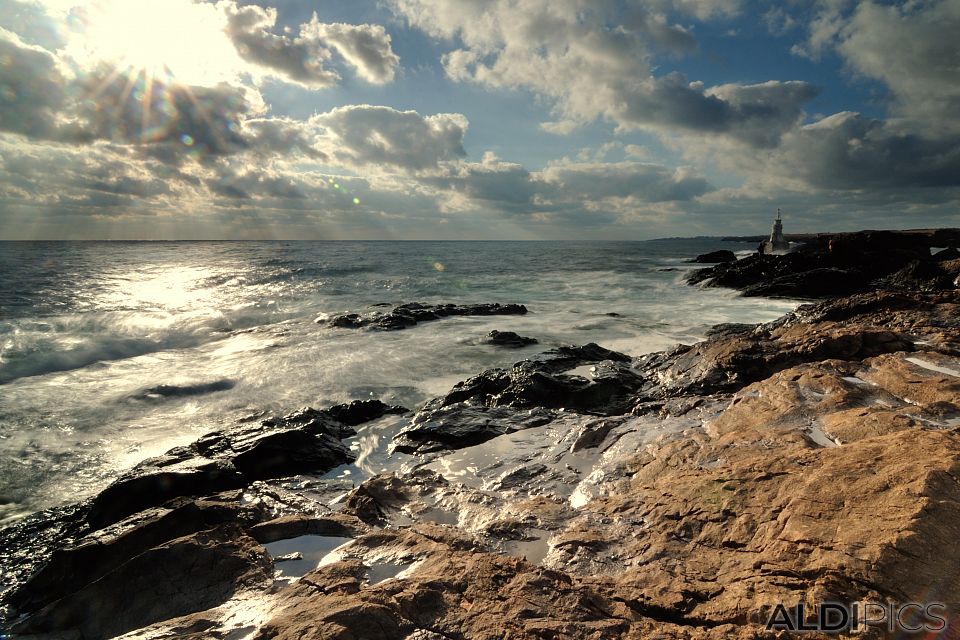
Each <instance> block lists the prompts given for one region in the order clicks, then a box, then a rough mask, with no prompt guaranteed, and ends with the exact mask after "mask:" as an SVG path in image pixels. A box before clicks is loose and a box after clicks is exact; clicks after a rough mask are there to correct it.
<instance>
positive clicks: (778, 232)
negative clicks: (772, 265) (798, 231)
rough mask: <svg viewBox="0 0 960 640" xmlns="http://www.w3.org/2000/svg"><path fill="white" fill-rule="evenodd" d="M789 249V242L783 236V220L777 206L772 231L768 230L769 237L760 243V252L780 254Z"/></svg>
mask: <svg viewBox="0 0 960 640" xmlns="http://www.w3.org/2000/svg"><path fill="white" fill-rule="evenodd" d="M789 250H790V243H789V242H787V239H786V238H784V237H783V220H782V219H781V215H780V208H779V207H777V219H776V220H774V221H773V231H771V232H770V239H769V240H767V241H766V242H764V243H763V244H762V245H761V253H764V254H767V255H770V254H780V253H786V252H787V251H789Z"/></svg>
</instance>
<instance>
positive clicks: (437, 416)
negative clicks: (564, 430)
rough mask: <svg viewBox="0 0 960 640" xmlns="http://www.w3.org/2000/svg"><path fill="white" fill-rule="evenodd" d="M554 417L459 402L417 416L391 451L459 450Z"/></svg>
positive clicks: (539, 413)
mask: <svg viewBox="0 0 960 640" xmlns="http://www.w3.org/2000/svg"><path fill="white" fill-rule="evenodd" d="M554 417H555V416H554V414H553V412H550V411H546V410H542V409H528V410H516V409H513V408H510V407H485V406H480V407H478V406H472V405H469V404H467V403H465V402H459V403H456V404H453V405H448V406H445V407H440V408H438V409H436V410H433V411H421V412H420V413H418V414H417V415H416V417H414V419H413V422H412V423H411V424H410V426H408V427H406V428H405V429H403V430H402V431H401V432H400V433H398V434H397V435H396V437H395V438H394V440H393V449H394V450H395V451H399V452H401V453H430V452H433V451H440V450H444V449H462V448H463V447H472V446H473V445H477V444H480V443H482V442H486V441H487V440H491V439H492V438H496V437H497V436H501V435H503V434H505V433H513V432H514V431H520V430H522V429H531V428H533V427H539V426H542V425H544V424H546V423H548V422H550V421H551V420H553V419H554Z"/></svg>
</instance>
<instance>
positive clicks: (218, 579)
mask: <svg viewBox="0 0 960 640" xmlns="http://www.w3.org/2000/svg"><path fill="white" fill-rule="evenodd" d="M272 581H273V563H272V561H271V560H270V557H269V555H268V554H267V552H266V550H265V549H264V548H263V547H261V546H260V545H259V544H257V542H256V541H255V540H253V538H250V537H249V536H247V535H246V534H244V533H243V531H242V530H241V529H239V528H238V527H236V526H221V527H217V528H214V529H210V530H207V531H201V532H199V533H195V534H192V535H189V536H185V537H182V538H178V539H175V540H171V541H170V542H166V543H164V544H161V545H159V546H156V547H153V548H151V549H148V550H147V551H144V552H143V553H140V554H139V555H136V556H134V557H133V558H131V559H130V560H128V561H127V562H125V563H123V564H121V565H119V566H117V567H115V568H113V569H111V570H110V571H107V572H105V574H104V575H103V576H102V577H100V578H99V579H98V580H96V581H95V582H92V583H89V584H87V585H86V586H84V587H82V588H81V589H80V590H78V591H75V592H72V593H70V594H68V595H65V596H63V597H62V598H60V599H58V600H56V601H54V602H51V603H50V604H49V605H47V606H46V607H44V608H42V609H40V610H39V611H37V612H35V613H33V614H32V615H30V616H29V617H27V618H26V619H25V620H23V621H21V622H18V623H17V624H16V625H14V627H13V632H14V633H15V634H37V633H52V632H63V631H71V630H76V631H77V632H79V633H80V634H81V635H82V637H83V638H89V639H95V638H110V637H113V636H115V635H119V634H121V633H125V632H127V631H130V630H132V629H137V628H140V627H144V626H146V625H149V624H151V623H153V622H157V621H160V620H166V619H168V618H172V617H175V616H181V615H184V614H187V613H191V612H194V611H202V610H203V609H207V608H209V607H212V606H216V605H218V604H220V603H221V602H223V601H225V600H226V599H227V598H229V597H230V596H231V595H232V594H234V593H235V592H237V591H239V590H243V589H252V588H259V589H265V588H266V587H268V586H269V585H270V584H271V582H272Z"/></svg>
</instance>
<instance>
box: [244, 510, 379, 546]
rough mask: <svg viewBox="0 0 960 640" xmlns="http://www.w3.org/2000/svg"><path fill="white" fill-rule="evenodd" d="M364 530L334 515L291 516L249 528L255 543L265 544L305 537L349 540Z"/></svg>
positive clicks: (356, 522)
mask: <svg viewBox="0 0 960 640" xmlns="http://www.w3.org/2000/svg"><path fill="white" fill-rule="evenodd" d="M364 529H365V527H364V526H363V523H362V522H360V521H358V520H356V519H353V518H350V517H348V516H344V515H341V514H336V513H335V514H331V515H329V516H324V517H309V516H304V515H292V516H283V517H280V518H275V519H273V520H268V521H267V522H261V523H259V524H256V525H254V526H253V527H251V528H250V535H251V536H252V537H253V538H254V539H255V540H256V541H257V542H259V543H261V544H266V543H268V542H274V541H276V540H284V539H286V538H296V537H298V536H306V535H314V536H341V537H345V538H350V537H353V536H356V535H358V534H359V532H361V531H363V530H364Z"/></svg>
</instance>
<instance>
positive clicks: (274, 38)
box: [219, 0, 340, 89]
mask: <svg viewBox="0 0 960 640" xmlns="http://www.w3.org/2000/svg"><path fill="white" fill-rule="evenodd" d="M219 6H220V7H221V9H222V10H223V12H224V13H225V14H226V16H227V29H226V32H227V35H228V36H229V37H230V39H231V40H232V41H233V44H234V46H236V48H237V53H239V54H240V57H242V58H243V59H244V60H246V61H247V62H250V63H253V64H255V65H258V66H260V67H264V68H266V69H269V70H270V71H272V72H275V73H277V74H279V75H280V76H281V77H283V78H285V79H287V80H289V81H292V82H296V83H299V84H301V85H303V86H305V87H308V88H312V89H317V88H323V87H329V86H332V85H334V84H336V83H337V82H338V81H339V80H340V74H338V73H337V72H336V71H333V70H331V69H327V68H326V66H325V65H326V63H327V62H328V61H329V59H330V55H331V54H330V50H329V49H328V48H326V47H325V46H323V43H322V42H321V41H320V39H319V38H317V37H316V35H311V34H306V35H303V34H301V35H300V36H299V37H296V38H290V37H288V36H282V35H276V34H274V33H271V31H270V29H272V28H273V26H274V25H275V24H276V22H277V10H276V9H274V8H264V7H260V6H258V5H246V6H243V7H241V6H238V5H237V4H235V3H234V2H232V1H231V0H225V1H223V2H221V3H220V4H219Z"/></svg>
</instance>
